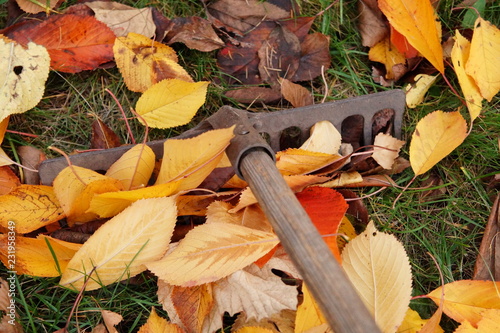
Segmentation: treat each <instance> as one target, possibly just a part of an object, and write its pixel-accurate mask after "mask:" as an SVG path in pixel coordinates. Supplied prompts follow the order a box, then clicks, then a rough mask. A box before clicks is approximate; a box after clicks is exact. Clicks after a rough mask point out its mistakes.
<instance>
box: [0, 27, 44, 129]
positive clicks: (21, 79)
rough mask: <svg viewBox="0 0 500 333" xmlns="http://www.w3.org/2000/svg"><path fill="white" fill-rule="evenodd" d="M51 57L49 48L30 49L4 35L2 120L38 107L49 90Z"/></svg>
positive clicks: (0, 77) (1, 42)
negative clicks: (47, 87) (46, 82)
mask: <svg viewBox="0 0 500 333" xmlns="http://www.w3.org/2000/svg"><path fill="white" fill-rule="evenodd" d="M49 65H50V57H49V53H48V52H47V50H46V49H45V47H43V46H40V45H36V44H35V43H28V46H27V48H24V47H23V46H22V45H19V44H17V43H16V42H14V41H11V40H8V39H6V38H5V39H4V38H3V36H2V35H0V82H1V83H0V105H1V106H2V107H1V108H0V121H2V120H3V119H5V118H6V117H7V116H9V115H11V114H13V113H22V112H25V111H28V110H29V109H32V108H34V107H35V106H36V105H37V104H38V102H39V101H40V99H42V96H43V92H44V91H45V81H47V78H48V76H49Z"/></svg>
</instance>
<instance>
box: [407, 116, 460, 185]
mask: <svg viewBox="0 0 500 333" xmlns="http://www.w3.org/2000/svg"><path fill="white" fill-rule="evenodd" d="M466 137H467V123H466V122H465V119H464V118H463V117H462V115H461V114H460V112H458V111H455V112H443V111H434V112H432V113H430V114H428V115H427V116H425V117H424V118H422V119H420V121H419V122H418V124H417V127H416V129H415V132H414V133H413V136H412V139H411V143H410V164H411V167H412V169H413V172H415V175H417V176H418V175H421V174H423V173H425V172H427V171H428V170H429V169H430V168H432V167H433V166H434V165H436V163H438V162H439V161H441V160H442V159H443V158H444V157H446V156H447V155H448V154H449V153H451V152H452V151H453V150H454V149H455V148H457V147H458V146H460V144H461V143H462V142H463V141H464V140H465V138H466Z"/></svg>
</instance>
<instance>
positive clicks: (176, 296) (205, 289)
mask: <svg viewBox="0 0 500 333" xmlns="http://www.w3.org/2000/svg"><path fill="white" fill-rule="evenodd" d="M170 297H171V298H172V303H173V305H174V307H175V310H176V312H177V313H178V314H179V318H180V320H181V321H182V323H183V324H184V327H185V328H186V331H188V332H202V329H201V327H202V325H203V321H204V320H205V317H206V316H207V315H208V314H209V313H210V310H211V309H212V306H213V304H214V299H213V295H212V285H211V284H209V283H207V284H202V285H201V286H195V287H189V288H187V287H178V286H174V288H173V289H172V295H171V296H170Z"/></svg>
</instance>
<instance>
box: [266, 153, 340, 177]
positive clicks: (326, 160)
mask: <svg viewBox="0 0 500 333" xmlns="http://www.w3.org/2000/svg"><path fill="white" fill-rule="evenodd" d="M346 162H347V161H346V159H345V158H344V157H342V156H340V155H336V154H325V153H315V152H311V151H307V150H303V149H293V148H290V149H287V150H283V151H279V152H278V153H276V167H277V168H278V170H279V171H280V172H281V174H282V175H301V174H307V173H311V172H314V171H317V170H320V169H322V168H325V167H327V166H329V165H337V164H340V165H339V166H338V168H339V169H340V167H341V166H342V165H344V164H345V163H346Z"/></svg>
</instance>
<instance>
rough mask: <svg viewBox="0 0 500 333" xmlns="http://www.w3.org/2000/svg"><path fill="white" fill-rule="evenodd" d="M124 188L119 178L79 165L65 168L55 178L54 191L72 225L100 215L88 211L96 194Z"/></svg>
mask: <svg viewBox="0 0 500 333" xmlns="http://www.w3.org/2000/svg"><path fill="white" fill-rule="evenodd" d="M122 189H123V186H122V183H121V182H120V181H119V180H117V179H114V178H110V177H106V176H103V175H101V174H99V173H97V172H95V171H93V170H89V169H85V168H81V167H78V166H68V167H66V168H64V169H63V170H62V171H61V172H60V173H59V174H58V175H57V177H56V178H55V179H54V193H55V194H56V197H57V199H58V200H59V203H60V204H61V207H62V208H63V210H64V213H65V214H66V217H67V219H68V222H69V223H70V225H72V224H74V223H75V222H88V221H91V220H94V219H96V218H97V217H98V216H97V214H95V213H91V212H87V209H88V208H89V206H90V201H91V200H92V198H93V197H94V195H95V194H99V193H105V192H114V191H119V190H122Z"/></svg>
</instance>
